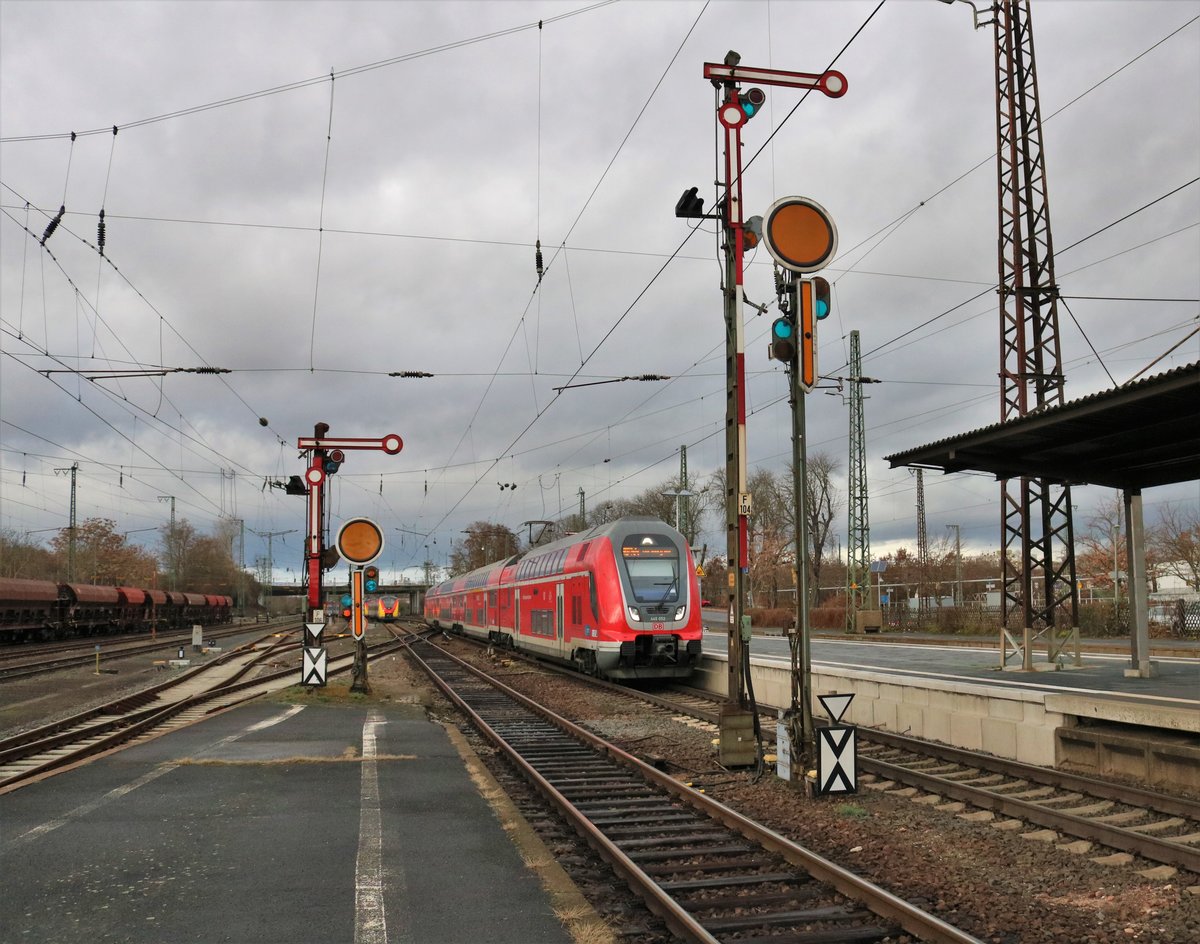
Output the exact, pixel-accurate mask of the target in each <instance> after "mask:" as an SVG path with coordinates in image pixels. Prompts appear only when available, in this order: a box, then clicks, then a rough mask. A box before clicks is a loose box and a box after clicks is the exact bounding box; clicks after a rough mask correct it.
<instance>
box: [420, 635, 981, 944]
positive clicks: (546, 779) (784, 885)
mask: <svg viewBox="0 0 1200 944" xmlns="http://www.w3.org/2000/svg"><path fill="white" fill-rule="evenodd" d="M410 653H411V655H412V656H413V658H414V660H415V661H416V662H417V663H418V664H420V665H421V666H422V667H423V668H424V669H425V671H426V672H427V673H428V674H429V676H430V678H431V679H432V680H433V682H434V683H435V684H436V685H437V686H438V688H439V689H440V690H441V691H442V692H443V693H444V694H445V695H446V697H447V698H449V699H450V700H451V701H452V702H454V703H455V704H456V705H457V706H458V707H459V708H460V709H461V710H462V711H463V712H464V713H465V714H466V715H467V717H468V718H469V719H470V720H471V722H472V723H473V724H474V725H475V726H476V727H477V728H478V729H479V730H480V732H481V733H482V734H483V735H484V736H485V737H486V738H487V739H488V740H489V741H491V742H492V743H493V744H494V745H495V746H496V747H497V748H498V749H499V750H500V751H501V752H502V753H503V754H504V755H505V756H506V757H507V758H508V759H509V760H510V761H511V762H512V763H513V764H514V765H515V766H516V767H517V769H518V770H519V771H520V772H521V773H522V774H523V775H524V776H525V778H526V779H527V780H529V781H530V782H531V783H532V784H533V785H534V786H535V787H536V788H537V789H538V790H539V792H541V793H542V794H543V795H544V796H545V797H546V798H547V799H548V800H549V801H550V802H551V803H552V804H553V805H554V806H555V807H556V808H557V809H558V810H559V812H560V813H561V814H562V815H563V816H564V817H566V818H567V820H568V821H569V822H570V823H571V824H572V826H573V827H574V828H575V830H576V831H577V832H579V834H580V835H581V836H583V837H584V838H585V839H586V841H587V842H588V843H589V845H591V846H592V848H594V849H595V850H596V851H597V853H598V854H599V855H600V856H601V857H602V858H604V859H605V860H606V861H607V862H608V863H609V864H610V865H611V866H612V867H613V869H614V870H615V871H616V872H617V874H619V875H620V876H621V877H622V878H623V879H624V880H625V881H626V882H627V883H628V884H629V885H630V887H631V888H632V889H633V890H634V891H635V892H636V893H637V894H638V895H639V897H641V898H642V899H643V900H644V901H645V902H646V904H647V906H648V907H649V908H650V910H651V911H652V912H654V913H655V914H656V915H658V916H659V917H660V918H661V919H662V920H663V921H664V922H665V923H666V925H667V926H668V927H669V928H670V930H671V931H672V932H673V933H675V934H676V935H678V936H679V937H680V938H682V939H683V940H686V941H691V942H703V944H716V942H720V941H731V940H736V941H738V942H739V944H741V942H754V941H767V940H771V941H790V942H796V944H820V942H834V941H863V942H866V941H882V940H885V939H887V938H890V937H894V936H895V935H897V934H900V933H907V934H909V935H913V936H915V937H916V938H917V939H919V940H922V941H930V942H959V944H967V942H976V941H977V939H976V938H974V937H972V936H970V935H968V934H966V933H965V932H963V931H961V930H959V929H957V928H955V927H953V926H951V925H949V924H947V923H945V922H944V921H942V920H940V919H938V918H936V917H935V916H933V915H930V914H928V913H927V912H925V911H923V910H922V909H920V908H918V907H916V906H915V905H912V904H910V903H908V902H905V901H903V900H902V899H900V898H898V897H897V896H895V895H893V894H891V893H889V892H887V891H885V890H883V889H881V888H879V887H878V886H876V885H873V884H871V883H870V882H867V881H866V880H864V879H862V878H860V877H859V876H857V875H854V874H853V873H851V872H849V871H847V870H845V869H842V868H841V867H840V866H837V865H835V864H834V863H832V862H830V861H828V860H826V859H824V858H822V857H820V856H818V855H816V854H815V853H813V852H811V851H809V850H807V849H805V848H803V847H802V846H799V845H797V844H795V843H793V842H791V841H789V840H787V839H785V838H784V837H782V836H780V835H779V834H777V833H774V832H772V831H770V830H768V829H766V828H764V827H762V826H761V825H759V824H757V823H755V822H753V821H752V820H749V819H747V818H745V817H743V816H741V815H740V814H738V813H736V812H734V811H733V810H731V809H729V808H728V807H725V806H722V805H721V804H719V803H716V802H715V801H713V800H711V799H709V798H708V797H706V796H705V795H704V794H702V793H699V792H697V791H695V790H692V789H691V788H689V787H687V786H685V785H683V784H681V783H679V782H678V781H676V780H673V779H672V778H670V777H669V776H667V775H666V774H664V773H662V772H660V771H658V770H656V769H655V768H653V767H651V766H649V765H647V764H645V763H643V762H641V761H640V760H638V759H637V758H635V757H633V756H632V755H630V754H627V753H626V752H624V751H622V750H621V749H619V748H617V747H616V746H614V745H612V744H610V743H608V742H607V741H604V740H602V739H601V738H599V737H597V736H595V735H593V734H591V733H589V732H588V731H586V730H584V729H583V728H580V727H579V726H577V725H575V724H573V723H572V722H570V721H568V720H566V719H565V718H561V717H559V716H557V715H555V714H554V713H553V712H551V711H550V710H549V709H547V708H545V707H543V706H541V705H538V704H536V703H535V702H533V701H531V700H530V699H528V698H526V697H525V696H523V695H521V694H520V693H518V692H516V691H514V690H513V689H510V688H508V687H507V686H505V685H504V684H503V683H501V682H499V681H498V680H497V679H494V678H491V677H490V676H488V675H486V674H485V673H484V672H482V671H480V670H479V669H476V668H474V667H473V666H471V665H469V664H468V663H466V662H464V661H462V660H461V659H458V658H457V657H455V656H453V655H451V654H450V653H448V652H446V651H445V650H443V649H441V648H440V647H438V646H434V645H432V644H431V643H430V644H426V645H422V646H415V647H413V648H412V650H410Z"/></svg>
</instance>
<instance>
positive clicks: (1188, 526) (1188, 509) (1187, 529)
mask: <svg viewBox="0 0 1200 944" xmlns="http://www.w3.org/2000/svg"><path fill="white" fill-rule="evenodd" d="M1148 544H1149V545H1150V547H1152V548H1153V550H1154V556H1155V558H1156V559H1157V561H1158V570H1159V572H1160V573H1166V574H1171V575H1173V576H1175V577H1178V578H1179V579H1180V580H1182V581H1184V582H1185V583H1186V584H1187V585H1188V586H1189V587H1191V588H1192V589H1193V590H1200V506H1196V505H1191V506H1184V507H1179V506H1178V505H1175V504H1172V503H1168V504H1166V505H1163V507H1162V510H1161V511H1160V512H1159V516H1158V524H1157V525H1155V526H1154V527H1153V528H1151V529H1150V534H1149V541H1148Z"/></svg>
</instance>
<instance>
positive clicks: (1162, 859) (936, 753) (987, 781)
mask: <svg viewBox="0 0 1200 944" xmlns="http://www.w3.org/2000/svg"><path fill="white" fill-rule="evenodd" d="M456 638H462V639H466V638H465V637H456ZM466 641H469V642H474V640H466ZM506 656H507V657H508V658H524V657H522V656H520V655H518V654H514V653H506ZM537 664H538V665H540V666H541V667H542V668H543V669H546V670H547V671H552V672H556V673H559V674H561V675H563V676H565V677H568V678H573V679H577V680H578V681H580V682H581V683H584V684H587V685H591V686H598V687H602V688H605V689H607V690H610V691H615V692H619V693H623V694H625V695H627V696H628V697H632V698H636V699H639V700H642V701H645V702H649V703H650V704H653V705H657V706H658V707H660V708H662V709H664V710H666V711H669V712H672V713H674V714H680V715H685V716H690V717H692V718H695V719H697V720H699V721H704V722H707V723H710V724H713V725H717V724H718V723H719V720H720V702H719V701H717V700H716V699H715V698H713V696H712V695H710V694H709V693H707V692H703V691H700V690H699V689H693V688H689V687H687V686H682V685H675V686H671V687H670V688H669V689H668V690H667V693H666V694H663V693H661V692H660V693H650V692H642V691H639V690H637V689H631V688H629V687H627V686H622V685H615V684H613V683H612V682H607V681H604V680H602V679H595V678H590V677H588V676H584V675H580V674H579V673H577V672H573V671H570V670H566V669H560V668H559V667H557V666H554V665H551V664H547V663H544V662H537ZM777 711H778V709H775V708H772V709H771V710H770V711H769V712H763V714H762V715H761V727H762V731H763V737H764V740H765V741H767V742H769V743H774V739H775V718H776V714H777ZM858 735H859V736H858V743H859V754H858V769H859V771H860V773H863V774H866V775H867V777H865V778H860V779H862V780H863V781H864V785H865V786H868V787H869V788H870V789H875V790H880V791H885V792H886V791H893V790H915V791H919V792H920V793H923V794H925V796H926V797H928V799H926V800H924V802H928V803H930V804H931V805H932V804H934V803H935V802H937V801H938V798H943V799H944V801H945V802H946V803H948V804H949V803H960V804H966V805H969V806H972V807H975V808H976V809H977V810H988V811H991V812H992V813H994V814H996V815H998V816H1000V817H1004V818H1005V819H1006V820H1007V823H1006V824H1005V825H1006V827H1007V828H1013V827H1014V826H1015V825H1016V824H1017V823H1018V822H1020V823H1028V824H1031V825H1033V826H1037V827H1041V828H1043V829H1047V830H1053V831H1054V832H1055V833H1058V834H1060V835H1061V836H1065V837H1070V838H1071V839H1075V840H1085V841H1088V842H1093V843H1096V844H1098V845H1101V846H1104V847H1106V848H1108V849H1111V850H1114V851H1116V852H1123V853H1128V854H1130V855H1135V856H1138V857H1140V858H1142V859H1145V860H1147V861H1149V862H1153V863H1158V864H1161V865H1170V866H1174V867H1176V868H1180V869H1184V870H1186V871H1188V872H1191V873H1194V874H1197V875H1200V802H1197V801H1196V800H1193V799H1189V798H1186V797H1180V796H1172V795H1169V794H1162V793H1158V792H1155V791H1151V790H1144V789H1141V788H1139V787H1134V786H1129V785H1125V784H1120V783H1114V782H1109V781H1104V780H1097V779H1094V778H1090V777H1085V776H1082V775H1079V774H1072V773H1070V772H1067V771H1061V770H1054V769H1051V768H1046V767H1036V766H1033V765H1030V764H1022V763H1019V762H1017V761H1009V760H1005V759H1004V758H1000V757H994V756H992V755H990V754H982V753H978V752H974V751H967V750H963V749H960V748H954V747H949V746H945V745H941V744H935V743H933V742H930V741H921V740H918V739H916V738H910V737H906V736H904V735H900V734H891V733H888V732H885V731H877V730H874V729H868V728H860V729H859V732H858ZM918 799H920V798H919V797H918ZM948 809H950V807H948ZM1046 838H1050V837H1046Z"/></svg>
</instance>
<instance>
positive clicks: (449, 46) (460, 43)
mask: <svg viewBox="0 0 1200 944" xmlns="http://www.w3.org/2000/svg"><path fill="white" fill-rule="evenodd" d="M616 2H617V0H600V2H599V3H593V4H591V5H590V6H586V7H580V8H579V9H578V10H569V11H568V12H566V13H560V14H558V15H557V16H548V17H545V20H544V21H545V22H546V23H556V22H558V21H560V20H565V19H568V18H570V17H574V16H581V15H583V14H585V13H592V12H594V11H596V10H599V9H601V8H603V7H607V6H610V5H611V4H613V3H616ZM536 26H537V23H536V22H533V23H522V24H520V25H519V26H510V27H506V28H504V29H499V30H493V31H492V32H490V33H482V34H479V35H477V36H471V37H469V38H467V39H459V40H454V41H452V42H448V43H441V44H440V45H437V46H430V47H427V48H425V49H419V50H416V51H414V52H409V53H403V54H401V55H399V56H392V57H390V58H388V59H380V60H377V61H375V62H369V63H366V64H364V65H358V66H351V67H350V68H348V69H343V70H342V71H341V72H337V73H335V76H336V77H337V78H346V77H349V76H353V75H362V74H364V73H367V72H373V71H375V70H376V69H386V68H389V67H390V66H395V65H400V64H401V63H404V62H412V61H413V60H415V59H422V58H424V57H426V56H433V55H437V54H439V53H443V52H450V51H451V50H454V49H461V48H463V47H464V46H473V45H475V44H476V43H484V42H489V41H491V40H494V39H501V38H503V37H505V36H511V35H513V34H514V33H521V32H524V31H526V30H530V29H534V28H536ZM328 80H329V76H328V75H319V76H314V77H312V78H309V79H300V80H298V81H295V82H288V83H285V84H283V85H276V86H272V87H270V88H265V89H260V90H258V91H256V92H244V93H242V94H239V95H233V96H230V97H228V98H222V99H217V100H215V101H211V102H207V103H205V104H202V105H191V106H188V107H186V108H179V109H176V110H174V111H169V112H164V113H162V114H160V115H154V116H152V117H150V118H140V119H137V120H135V121H125V122H120V127H121V128H123V129H125V130H127V131H128V130H131V129H133V128H141V127H144V126H145V125H151V124H157V123H158V122H161V121H170V120H172V119H175V118H183V117H187V116H189V115H197V114H200V113H202V112H206V111H211V110H212V109H214V108H225V107H228V106H230V105H237V104H240V103H242V102H248V101H253V100H254V99H257V98H265V97H267V96H270V95H280V94H283V93H285V92H294V91H297V90H299V89H305V88H308V87H310V86H313V85H320V84H321V83H322V82H326V81H328ZM107 131H108V126H105V127H103V128H90V129H88V130H87V131H80V132H78V136H79V137H86V136H89V135H95V134H105V133H107ZM68 134H69V135H70V137H71V140H72V141H73V140H74V139H75V137H76V132H74V131H71V132H51V133H46V134H23V135H9V136H7V137H0V144H10V143H16V142H22V141H48V140H52V139H54V138H65V137H67V136H68Z"/></svg>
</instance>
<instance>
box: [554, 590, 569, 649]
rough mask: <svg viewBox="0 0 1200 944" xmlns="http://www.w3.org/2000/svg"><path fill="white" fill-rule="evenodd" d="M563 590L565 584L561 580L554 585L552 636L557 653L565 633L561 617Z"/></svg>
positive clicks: (561, 647)
mask: <svg viewBox="0 0 1200 944" xmlns="http://www.w3.org/2000/svg"><path fill="white" fill-rule="evenodd" d="M565 590H566V585H565V584H564V583H563V582H562V581H561V580H560V581H559V582H558V583H556V584H555V585H554V638H555V640H556V641H557V646H558V652H559V655H561V654H562V652H563V648H564V640H563V637H564V636H565V635H566V632H565V625H566V623H565V620H564V619H563V597H564V595H565Z"/></svg>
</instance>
